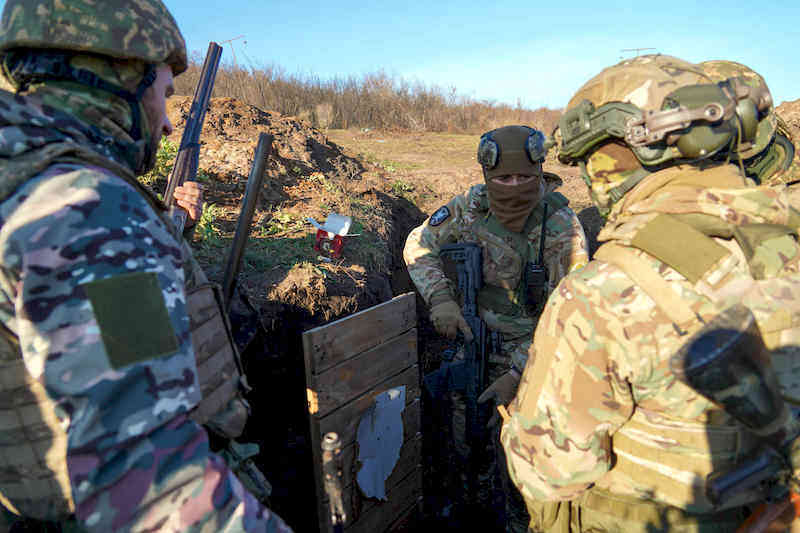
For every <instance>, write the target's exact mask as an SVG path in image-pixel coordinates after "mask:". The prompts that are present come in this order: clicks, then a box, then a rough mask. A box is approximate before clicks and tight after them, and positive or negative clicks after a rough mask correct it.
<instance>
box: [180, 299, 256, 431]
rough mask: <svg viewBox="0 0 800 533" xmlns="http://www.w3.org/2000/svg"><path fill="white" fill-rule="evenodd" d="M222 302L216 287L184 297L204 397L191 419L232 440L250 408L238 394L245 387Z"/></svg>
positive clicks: (245, 383)
mask: <svg viewBox="0 0 800 533" xmlns="http://www.w3.org/2000/svg"><path fill="white" fill-rule="evenodd" d="M221 302H222V293H221V290H220V287H219V286H218V285H216V284H212V283H209V284H204V285H200V286H198V287H195V288H193V289H191V290H189V291H187V293H186V306H187V310H188V314H189V320H190V326H189V328H190V332H191V336H192V346H193V347H194V353H195V360H196V362H197V374H198V376H197V377H198V381H199V382H200V390H201V392H202V395H203V398H202V399H201V400H200V403H198V404H197V407H196V408H195V409H194V410H192V412H191V415H190V416H191V418H192V419H193V420H194V421H195V422H197V423H199V424H204V425H205V424H207V425H209V426H211V427H212V428H213V429H214V430H215V431H217V432H218V433H221V434H223V435H224V436H226V437H229V438H235V437H238V436H239V435H241V433H242V431H243V430H244V425H245V423H246V422H247V417H248V415H249V411H250V406H249V405H248V404H247V402H246V401H245V400H244V398H242V397H241V394H240V393H239V392H240V387H242V388H244V389H245V390H247V389H248V387H247V382H246V380H245V379H244V373H243V369H242V366H241V361H240V359H239V353H238V351H237V350H236V347H235V345H234V343H233V336H232V335H231V327H230V324H229V323H228V318H227V315H226V314H225V313H224V312H223V310H222V305H221Z"/></svg>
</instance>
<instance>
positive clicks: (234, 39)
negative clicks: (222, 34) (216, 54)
mask: <svg viewBox="0 0 800 533" xmlns="http://www.w3.org/2000/svg"><path fill="white" fill-rule="evenodd" d="M239 39H244V35H238V36H236V37H234V38H233V39H228V40H227V41H220V42H221V43H222V44H225V43H230V45H231V53H232V54H233V66H234V67H238V66H239V64H238V63H237V62H236V50H234V49H233V41H238V40H239Z"/></svg>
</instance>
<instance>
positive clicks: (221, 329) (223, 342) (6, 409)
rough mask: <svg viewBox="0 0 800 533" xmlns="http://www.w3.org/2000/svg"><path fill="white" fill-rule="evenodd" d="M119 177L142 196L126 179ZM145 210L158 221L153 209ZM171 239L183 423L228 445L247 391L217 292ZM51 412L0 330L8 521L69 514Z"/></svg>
mask: <svg viewBox="0 0 800 533" xmlns="http://www.w3.org/2000/svg"><path fill="white" fill-rule="evenodd" d="M120 177H122V179H124V180H125V181H126V182H128V183H130V184H131V185H134V186H135V187H136V188H137V189H138V190H140V191H143V188H142V186H141V184H139V183H138V182H137V181H136V179H135V178H133V177H132V176H128V175H122V176H120ZM145 194H146V193H145ZM146 198H148V200H149V197H147V196H146ZM150 203H151V205H153V208H154V209H156V212H157V213H159V214H161V212H160V211H159V210H158V206H157V205H156V204H155V203H154V202H152V201H151V202H150ZM162 219H164V220H165V221H167V220H168V218H167V217H165V216H162ZM165 223H166V224H168V225H171V222H165ZM175 237H176V239H178V242H181V243H182V244H181V246H182V250H183V268H184V275H185V279H186V287H187V289H186V300H187V312H188V314H189V320H190V333H191V337H192V345H193V347H194V351H195V358H196V366H197V372H198V382H199V384H200V389H201V391H202V399H201V400H200V402H199V403H198V405H197V406H196V407H195V409H193V410H192V412H191V413H190V417H191V418H192V419H193V420H195V421H196V422H197V423H199V424H204V425H206V426H207V427H209V428H210V429H213V430H215V431H216V432H217V433H220V434H222V435H223V436H225V437H228V438H235V437H238V436H239V435H240V434H241V433H242V430H243V429H244V425H245V422H246V421H247V417H248V415H249V406H248V405H247V402H246V401H245V400H244V398H242V396H241V394H240V391H241V390H242V389H244V390H247V388H248V387H247V382H246V380H245V379H244V377H243V371H242V366H241V361H240V358H239V353H238V351H237V349H236V347H235V344H234V343H233V337H232V335H231V328H230V324H229V323H228V319H227V314H225V312H224V311H223V307H222V296H221V291H220V289H219V286H217V285H215V284H211V283H208V281H207V280H206V277H205V274H204V273H203V272H202V270H201V269H200V268H199V265H197V263H196V262H195V261H194V260H193V258H192V256H191V251H190V249H189V247H188V244H187V243H186V242H185V241H184V240H183V239H182V237H181V236H180V235H175ZM55 413H56V405H55V403H54V402H53V401H52V399H51V398H50V396H49V395H48V394H47V391H46V390H45V388H44V386H43V385H42V384H41V383H40V382H39V381H38V380H36V379H34V378H33V377H32V376H31V375H30V374H29V373H28V371H27V368H26V366H25V362H24V360H23V357H22V351H21V349H20V346H19V339H18V338H17V336H16V335H15V334H13V333H12V332H11V331H8V330H7V329H5V328H2V326H0V429H2V431H0V454H2V455H0V503H1V504H2V505H3V506H4V507H6V509H8V510H10V511H12V512H14V513H15V514H19V515H22V516H25V517H28V518H32V519H37V520H49V521H64V520H66V519H68V517H69V516H70V515H71V514H72V513H73V512H74V508H75V507H74V502H73V499H72V488H71V485H70V480H69V475H68V472H67V464H66V453H67V434H66V431H65V429H64V428H63V427H62V424H61V422H60V421H59V419H58V418H57V417H56V414H55Z"/></svg>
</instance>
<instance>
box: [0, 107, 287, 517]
mask: <svg viewBox="0 0 800 533" xmlns="http://www.w3.org/2000/svg"><path fill="white" fill-rule="evenodd" d="M97 133H98V132H97V130H96V128H90V127H88V126H87V125H86V124H84V123H81V122H80V121H79V120H76V119H75V120H70V118H69V116H68V115H65V114H64V113H60V112H58V111H56V110H55V109H53V108H50V107H48V106H45V105H42V104H41V102H40V101H39V100H38V99H37V98H36V96H16V97H15V96H14V95H11V94H9V93H7V92H5V91H0V193H1V194H0V199H1V200H2V203H0V257H2V271H1V275H0V320H2V325H3V328H2V331H3V335H2V337H1V338H2V341H3V342H0V347H1V348H2V349H1V350H0V365H2V368H0V374H1V375H3V376H4V380H3V382H2V383H0V389H2V395H0V396H2V398H3V402H2V406H0V410H2V421H3V422H2V424H3V426H2V432H1V433H2V441H0V447H2V448H3V453H2V457H3V459H2V462H3V464H2V465H0V472H2V474H0V493H2V496H3V500H4V503H5V504H6V505H7V506H9V505H10V506H11V507H14V508H16V509H17V510H18V511H19V512H20V513H21V514H23V515H24V516H29V517H33V518H38V519H43V520H62V519H64V517H65V516H67V515H68V514H69V513H70V512H72V513H74V515H75V517H76V518H77V520H78V521H79V523H80V524H81V526H83V527H84V528H85V529H86V530H89V531H103V532H106V531H130V530H137V531H139V530H152V531H155V530H159V531H186V530H208V531H289V528H288V527H287V526H286V525H285V524H284V523H283V521H282V520H281V519H280V518H279V517H277V516H276V515H275V514H273V513H272V512H270V511H269V510H268V509H266V508H264V507H262V506H261V505H260V504H259V503H257V501H256V500H255V499H254V498H253V497H252V496H251V495H250V494H249V493H248V492H246V491H245V490H244V488H243V487H242V484H241V483H240V482H239V480H238V479H236V477H235V476H234V475H233V474H232V473H231V471H230V470H229V469H228V468H227V466H226V465H225V463H224V461H222V460H221V459H220V458H219V457H217V456H216V455H214V454H213V453H211V452H210V450H209V443H208V436H207V434H206V432H205V431H204V430H203V429H202V428H201V427H200V426H199V425H197V424H196V423H195V422H193V421H191V420H190V419H189V418H188V417H187V413H188V412H189V410H190V409H191V408H192V407H194V406H195V405H196V404H197V402H198V401H199V399H200V391H199V389H198V382H197V370H196V366H195V360H194V353H193V349H192V344H191V340H190V336H189V318H188V316H187V313H186V306H185V304H186V302H185V289H184V284H185V282H186V279H185V277H186V275H185V272H184V270H185V268H184V267H185V265H186V263H187V261H190V260H191V254H190V252H189V250H188V247H187V246H185V243H183V242H181V241H180V240H179V237H177V236H176V235H175V234H174V231H175V228H174V227H173V226H171V224H169V222H167V221H165V219H164V218H162V215H161V214H159V213H158V212H157V210H158V206H157V203H156V202H154V201H153V199H152V198H147V197H146V196H145V194H144V193H143V191H142V189H141V188H140V187H139V186H138V184H137V183H136V181H135V178H133V176H132V173H131V171H130V168H129V167H126V166H125V164H124V163H122V162H120V161H115V160H114V159H113V154H109V153H105V152H103V151H102V148H101V146H98V145H95V144H93V142H92V139H93V138H94V139H96V138H97ZM103 144H104V143H100V145H103ZM81 161H83V162H81ZM43 167H44V168H43ZM31 428H34V430H33V431H32V430H31ZM64 470H65V471H64ZM43 494H47V495H48V497H42V495H43Z"/></svg>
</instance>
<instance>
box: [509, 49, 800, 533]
mask: <svg viewBox="0 0 800 533" xmlns="http://www.w3.org/2000/svg"><path fill="white" fill-rule="evenodd" d="M662 66H663V67H662ZM697 72H698V70H697V69H696V67H695V66H694V65H691V64H688V63H685V62H682V61H680V60H678V59H676V58H670V57H664V56H649V57H641V58H638V59H637V60H632V61H629V62H623V63H620V64H619V65H617V66H615V67H611V68H609V69H607V70H605V71H603V72H602V73H601V74H600V75H598V76H597V77H595V78H593V79H592V80H590V81H589V82H587V84H586V85H585V86H584V88H582V89H581V90H580V91H579V92H578V94H577V95H576V96H575V97H573V101H572V102H571V103H570V106H568V110H567V113H566V114H565V118H564V119H563V120H562V125H561V127H562V128H566V127H568V126H569V119H570V117H571V116H572V115H570V113H571V110H573V109H580V108H579V107H578V106H577V105H576V104H577V103H579V102H581V98H584V99H591V100H590V101H591V102H592V103H593V104H594V105H595V106H597V108H598V114H600V113H602V112H604V110H602V109H599V108H600V106H601V105H604V103H605V102H611V104H610V105H612V106H614V105H619V104H618V102H621V101H624V102H627V100H626V98H627V96H625V95H630V97H631V99H634V97H635V101H636V102H637V104H636V105H637V106H638V107H639V108H640V109H644V110H648V111H649V110H652V109H653V108H654V107H655V108H656V111H655V113H658V112H660V111H658V106H660V105H661V102H662V98H664V96H665V95H667V94H668V93H669V92H670V91H674V90H675V89H677V88H678V87H682V86H686V87H690V88H691V87H694V85H693V84H696V83H703V81H702V80H698V81H696V80H695V79H693V78H692V77H690V76H689V75H695V74H696V73H697ZM682 76H683V78H681V77H682ZM662 80H663V83H662ZM642 82H646V84H645V85H642ZM595 90H596V91H597V92H596V93H595V92H592V91H595ZM659 91H662V92H659ZM598 94H599V96H597V95H598ZM583 101H584V102H585V101H586V100H583ZM673 109H677V107H670V108H669V109H668V111H667V112H670V113H672V112H673ZM596 116H597V115H590V116H589V120H588V121H585V122H583V123H582V124H590V125H591V120H594V119H595V117H596ZM601 116H602V115H601ZM656 116H657V115H656ZM734 119H735V117H734ZM580 125H581V124H579V126H580ZM602 127H606V126H605V123H604V124H603V125H602ZM683 127H685V126H683ZM595 131H600V132H602V130H595ZM568 133H570V135H572V133H571V132H568ZM591 134H592V132H590V133H589V134H587V133H584V136H583V137H582V139H587V138H591ZM575 138H576V137H575V136H574V135H573V136H572V137H570V139H575ZM569 142H570V141H569V140H567V141H562V144H561V149H563V150H565V151H569V150H576V149H575V148H574V147H575V145H570V144H569ZM580 142H583V141H580ZM578 147H579V148H580V146H578ZM572 153H573V154H575V153H577V154H579V155H578V156H572V155H569V152H568V157H576V159H578V160H579V161H581V162H582V163H583V164H584V165H585V166H584V173H585V175H586V179H587V181H588V182H589V183H590V186H591V187H592V192H593V196H594V199H595V202H596V203H598V205H599V206H601V207H608V208H609V211H610V214H609V220H608V222H607V224H606V226H605V227H604V228H603V230H602V231H601V232H600V234H599V236H598V240H599V241H601V242H603V243H604V244H603V245H602V246H601V247H600V248H599V249H598V251H597V252H596V253H595V256H594V260H593V261H591V262H590V263H589V264H588V265H587V266H586V267H585V268H583V269H582V270H580V271H578V272H574V273H571V274H569V275H567V276H566V278H564V280H563V281H562V283H561V284H560V285H559V287H558V288H557V290H556V292H555V293H554V294H553V295H551V297H550V299H549V300H548V304H547V306H546V308H545V310H544V312H543V314H542V316H541V318H540V320H539V324H538V327H537V330H536V334H535V337H534V344H533V346H532V348H531V354H532V360H531V364H530V365H528V367H527V368H526V369H525V372H524V374H523V377H522V381H521V383H520V386H519V389H518V392H517V396H516V398H515V400H514V401H513V402H512V404H511V406H510V408H509V414H510V417H509V418H508V419H506V420H505V421H504V424H503V428H502V432H501V441H502V444H503V447H504V449H505V450H506V454H507V458H508V468H509V474H510V476H511V478H512V479H513V481H514V483H515V484H516V485H517V487H518V488H519V489H520V491H521V492H522V494H523V497H524V498H525V500H526V503H527V504H528V509H529V511H530V514H531V529H533V530H535V531H551V532H558V533H564V532H574V533H577V532H581V531H587V532H588V531H591V532H593V533H600V532H612V531H613V532H617V531H625V532H641V533H645V532H648V533H652V532H656V531H671V532H672V531H678V532H689V531H692V532H710V531H715V532H716V531H718V532H723V531H725V532H727V531H734V530H736V528H737V526H738V525H739V524H740V523H741V520H742V518H743V505H745V504H748V503H753V502H756V501H757V499H758V498H759V497H763V496H759V495H758V494H753V493H740V495H738V496H736V497H735V498H733V499H732V500H730V501H725V502H722V504H721V506H719V507H714V506H712V504H711V502H709V501H708V499H707V497H706V492H705V484H706V483H705V480H706V475H707V474H709V473H710V472H711V471H714V470H725V469H726V468H729V467H732V466H734V465H735V464H737V463H738V462H740V461H741V460H742V459H743V458H745V457H746V456H747V454H748V453H749V452H751V451H752V450H754V448H755V447H756V446H757V442H756V441H757V438H756V437H755V436H754V435H752V434H751V433H750V432H748V431H746V430H745V429H744V427H743V426H742V425H741V424H739V423H737V422H735V421H734V420H733V419H732V418H731V417H730V416H729V415H728V414H727V413H725V412H724V411H723V410H721V409H720V408H718V407H716V406H714V405H713V404H712V403H710V402H709V401H708V400H707V399H705V398H704V397H701V396H700V395H699V394H698V393H696V392H695V391H694V390H693V389H691V388H689V387H688V386H686V385H684V384H682V383H681V382H679V381H677V379H676V377H675V376H674V375H673V374H672V373H671V371H670V365H669V360H670V358H671V357H672V356H673V355H674V354H675V353H676V352H677V351H678V348H679V347H681V346H682V345H683V344H684V343H685V341H686V339H687V338H688V337H689V335H690V334H691V333H692V332H694V331H696V330H698V329H699V328H700V327H702V325H703V323H704V322H707V321H708V320H710V319H711V318H713V317H715V316H716V315H718V314H719V313H720V312H721V311H722V310H724V309H726V308H728V307H730V306H732V305H734V304H744V305H745V306H746V307H748V308H749V309H750V310H751V311H752V312H753V314H754V316H755V318H756V321H757V324H758V327H759V329H760V331H761V333H762V335H763V337H764V340H765V343H766V346H767V348H768V349H770V350H772V364H773V366H774V367H775V369H776V371H777V374H778V376H779V379H780V381H781V387H782V391H781V392H782V393H783V395H784V396H785V397H787V398H790V399H793V401H794V402H795V403H797V399H799V398H800V382H798V381H797V378H796V376H797V375H798V370H800V367H799V366H798V365H799V363H798V355H799V354H800V352H799V351H800V299H798V298H800V245H798V235H797V232H798V227H799V226H800V214H798V212H797V211H796V210H795V209H793V208H792V207H790V205H789V198H788V196H787V195H786V193H785V191H779V190H776V189H774V188H771V187H768V186H761V187H756V186H755V185H754V184H753V182H752V181H749V180H746V179H745V178H744V177H743V176H742V175H741V171H740V168H739V166H738V165H729V164H725V163H724V162H718V163H713V162H700V163H699V164H697V165H688V164H677V163H673V166H669V167H667V168H662V169H660V170H658V171H657V172H653V173H649V172H648V173H645V174H644V175H641V173H640V171H639V170H637V167H638V168H641V167H640V166H639V165H638V163H637V159H636V157H634V154H633V152H632V151H631V149H630V148H628V147H627V146H625V145H624V144H622V142H621V141H617V140H616V139H612V140H611V142H606V143H602V140H601V142H600V143H598V144H597V145H596V146H595V148H594V149H593V150H590V151H588V152H583V154H585V155H581V152H577V151H573V152H572ZM651 154H652V152H645V153H644V155H645V156H646V157H650V156H651ZM634 172H639V174H638V175H637V178H638V181H637V184H636V185H634V186H633V187H632V188H630V189H629V190H628V191H625V192H624V193H623V194H624V195H620V196H618V197H617V198H616V200H613V197H612V195H608V194H605V193H606V191H608V190H609V189H610V188H613V187H619V185H618V184H619V183H621V182H624V181H625V180H626V179H627V178H626V177H627V176H630V175H632V173H634Z"/></svg>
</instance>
